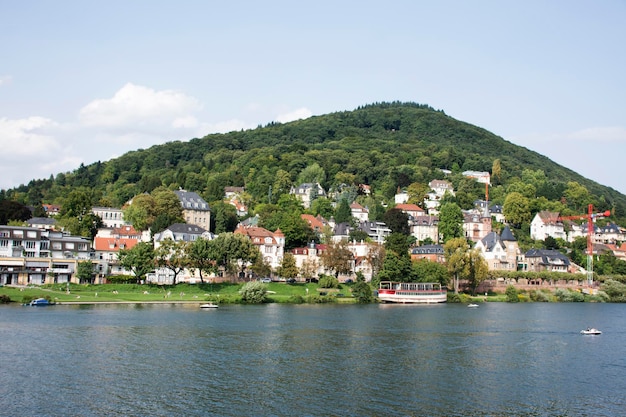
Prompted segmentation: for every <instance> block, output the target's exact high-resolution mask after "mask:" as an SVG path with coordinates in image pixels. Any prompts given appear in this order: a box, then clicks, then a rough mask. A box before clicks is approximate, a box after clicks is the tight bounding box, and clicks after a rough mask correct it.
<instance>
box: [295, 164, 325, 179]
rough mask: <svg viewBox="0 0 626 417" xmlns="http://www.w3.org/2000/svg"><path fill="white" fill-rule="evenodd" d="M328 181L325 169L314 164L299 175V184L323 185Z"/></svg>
mask: <svg viewBox="0 0 626 417" xmlns="http://www.w3.org/2000/svg"><path fill="white" fill-rule="evenodd" d="M325 180H326V172H325V171H324V168H322V167H321V166H319V164H317V163H313V164H311V165H308V166H307V167H306V168H304V169H303V170H302V171H301V172H300V175H298V184H307V183H312V184H316V183H319V184H321V183H323V182H324V181H325Z"/></svg>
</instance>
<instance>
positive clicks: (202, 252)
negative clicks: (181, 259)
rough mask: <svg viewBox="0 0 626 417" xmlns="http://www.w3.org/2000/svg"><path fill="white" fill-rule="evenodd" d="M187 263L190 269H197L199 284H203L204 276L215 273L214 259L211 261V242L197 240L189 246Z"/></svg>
mask: <svg viewBox="0 0 626 417" xmlns="http://www.w3.org/2000/svg"><path fill="white" fill-rule="evenodd" d="M187 256H188V262H189V268H190V269H193V270H195V269H197V270H198V272H199V273H200V282H202V283H204V275H203V274H210V273H212V272H213V273H215V272H217V268H216V262H215V259H211V257H210V256H211V241H210V240H208V239H205V238H202V237H200V238H198V239H196V240H194V241H193V242H192V243H191V245H189V252H188V255H187Z"/></svg>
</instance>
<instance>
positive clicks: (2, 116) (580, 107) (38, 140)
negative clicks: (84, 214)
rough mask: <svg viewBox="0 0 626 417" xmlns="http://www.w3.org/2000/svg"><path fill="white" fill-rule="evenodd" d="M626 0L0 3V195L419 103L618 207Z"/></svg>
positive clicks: (624, 158) (625, 153)
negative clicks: (219, 142)
mask: <svg viewBox="0 0 626 417" xmlns="http://www.w3.org/2000/svg"><path fill="white" fill-rule="evenodd" d="M625 21H626V0H603V1H593V2H592V1H588V0H552V1H545V0H527V1H523V2H521V1H507V0H498V1H495V0H494V1H484V0H474V1H465V0H458V1H452V0H442V1H432V0H430V1H422V0H412V1H396V0H388V1H386V2H381V1H369V0H360V1H351V0H350V1H342V0H334V1H327V0H316V1H314V2H311V1H303V2H293V1H274V0H266V1H263V2H260V1H247V0H240V1H232V2H217V1H208V0H207V1H201V0H198V1H192V0H177V1H175V2H174V1H161V0H149V1H148V0H124V1H120V0H107V1H93V0H76V1H69V0H58V1H50V0H47V1H37V0H31V1H12V0H0V189H8V188H12V187H16V186H19V185H21V184H28V182H29V181H30V180H32V179H42V178H49V177H50V176H51V175H53V176H56V175H57V174H58V173H61V172H68V171H73V170H75V169H76V168H78V167H79V166H80V164H81V163H83V164H85V165H88V164H90V163H93V162H96V161H107V160H110V159H112V158H115V157H118V156H121V155H122V154H124V153H126V152H128V151H131V150H136V149H146V148H149V147H151V146H153V145H157V144H162V143H165V142H169V141H173V140H182V141H186V140H189V139H192V138H195V137H202V136H204V135H206V134H209V133H225V132H229V131H233V130H241V129H253V128H255V127H257V126H259V125H265V124H267V123H269V122H272V121H279V122H288V121H292V120H296V119H300V118H306V117H310V116H312V115H323V114H328V113H333V112H338V111H346V110H354V109H356V108H357V107H359V106H362V105H365V104H371V103H375V102H382V101H395V100H399V101H410V102H416V103H420V104H428V105H430V106H432V107H434V108H435V109H438V110H443V111H444V112H445V113H446V114H447V115H449V116H451V117H454V118H455V119H458V120H462V121H464V122H467V123H471V124H474V125H477V126H480V127H482V128H484V129H486V130H489V131H491V132H493V133H495V134H496V135H498V136H501V137H502V138H504V139H506V140H508V141H510V142H512V143H514V144H517V145H520V146H523V147H526V148H528V149H531V150H534V151H536V152H538V153H541V154H543V155H546V156H547V157H549V158H550V159H552V160H553V161H555V162H557V163H559V164H560V165H563V166H565V167H568V168H570V169H572V170H574V171H576V172H578V173H580V174H581V175H583V176H585V177H587V178H590V179H592V180H595V181H597V182H599V183H601V184H603V185H607V186H610V187H613V188H614V189H616V190H618V191H620V192H622V193H624V194H626V175H625V169H626V168H625V166H626V24H624V22H625Z"/></svg>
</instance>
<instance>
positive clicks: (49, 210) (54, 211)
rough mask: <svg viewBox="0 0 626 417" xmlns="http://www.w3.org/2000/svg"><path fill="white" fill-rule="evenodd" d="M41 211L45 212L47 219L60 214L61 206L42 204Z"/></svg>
mask: <svg viewBox="0 0 626 417" xmlns="http://www.w3.org/2000/svg"><path fill="white" fill-rule="evenodd" d="M41 206H42V207H43V210H44V211H45V212H46V214H47V215H48V217H50V216H53V217H54V216H57V215H58V214H59V213H60V212H61V206H59V205H58V204H42V205H41Z"/></svg>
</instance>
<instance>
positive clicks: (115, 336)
mask: <svg viewBox="0 0 626 417" xmlns="http://www.w3.org/2000/svg"><path fill="white" fill-rule="evenodd" d="M587 326H592V327H598V328H599V329H601V330H602V331H603V334H602V335H600V336H583V335H581V334H580V333H579V332H580V330H581V329H583V328H586V327H587ZM0 350H1V352H2V356H1V359H0V361H1V362H0V364H1V370H0V415H7V416H17V415H24V416H33V415H43V416H487V415H489V416H616V415H625V414H626V354H625V353H626V352H625V350H626V305H621V304H592V303H569V304H568V303H563V304H557V303H521V304H507V303H487V304H482V305H481V306H480V307H479V308H476V309H470V308H467V307H465V306H463V305H455V304H445V305H436V306H402V305H365V306H360V305H278V304H271V305H262V306H240V305H233V306H221V307H220V308H219V309H212V310H201V309H199V308H198V307H197V306H195V305H109V306H104V305H100V306H97V305H96V306H62V305H61V306H53V307H22V306H1V307H0Z"/></svg>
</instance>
